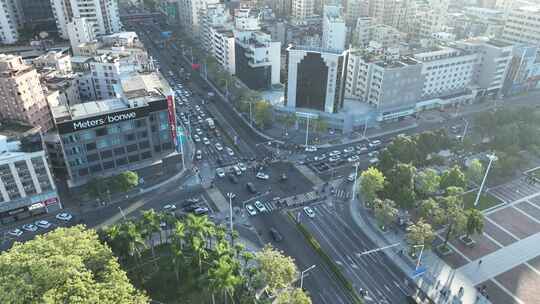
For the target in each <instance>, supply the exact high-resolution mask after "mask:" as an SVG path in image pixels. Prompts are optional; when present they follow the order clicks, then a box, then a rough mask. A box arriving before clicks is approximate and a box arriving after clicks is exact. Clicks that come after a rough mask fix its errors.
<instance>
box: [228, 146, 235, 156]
mask: <svg viewBox="0 0 540 304" xmlns="http://www.w3.org/2000/svg"><path fill="white" fill-rule="evenodd" d="M227 154H229V156H234V151H233V149H231V148H229V147H227Z"/></svg>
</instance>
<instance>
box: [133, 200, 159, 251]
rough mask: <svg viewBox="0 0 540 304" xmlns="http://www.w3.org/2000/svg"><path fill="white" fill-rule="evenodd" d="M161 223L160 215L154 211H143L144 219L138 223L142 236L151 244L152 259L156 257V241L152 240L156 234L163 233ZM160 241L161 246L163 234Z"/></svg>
mask: <svg viewBox="0 0 540 304" xmlns="http://www.w3.org/2000/svg"><path fill="white" fill-rule="evenodd" d="M159 223H160V219H159V215H158V214H157V213H156V212H155V211H154V209H150V210H145V211H143V212H142V218H141V219H140V221H139V222H138V228H139V231H140V233H141V235H142V236H143V237H144V238H145V239H146V241H147V243H149V244H150V248H151V250H152V257H155V252H154V240H153V239H152V236H153V235H154V233H157V232H160V231H161V229H160V225H159ZM159 239H160V244H161V233H160V234H159Z"/></svg>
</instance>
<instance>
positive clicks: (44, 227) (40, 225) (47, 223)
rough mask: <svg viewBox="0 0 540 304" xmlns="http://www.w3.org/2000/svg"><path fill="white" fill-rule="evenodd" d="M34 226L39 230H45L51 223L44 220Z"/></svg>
mask: <svg viewBox="0 0 540 304" xmlns="http://www.w3.org/2000/svg"><path fill="white" fill-rule="evenodd" d="M36 226H38V227H39V228H43V229H47V228H49V227H51V223H49V222H48V221H46V220H39V221H37V222H36Z"/></svg>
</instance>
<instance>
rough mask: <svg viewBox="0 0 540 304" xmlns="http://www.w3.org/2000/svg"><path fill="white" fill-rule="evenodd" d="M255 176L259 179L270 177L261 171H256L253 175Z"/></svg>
mask: <svg viewBox="0 0 540 304" xmlns="http://www.w3.org/2000/svg"><path fill="white" fill-rule="evenodd" d="M255 177H257V178H259V179H264V180H267V179H269V178H270V176H269V175H268V174H266V173H263V172H258V173H257V175H255Z"/></svg>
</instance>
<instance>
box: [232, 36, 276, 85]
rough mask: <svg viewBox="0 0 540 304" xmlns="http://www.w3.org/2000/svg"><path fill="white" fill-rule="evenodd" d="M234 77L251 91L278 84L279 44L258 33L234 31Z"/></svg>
mask: <svg viewBox="0 0 540 304" xmlns="http://www.w3.org/2000/svg"><path fill="white" fill-rule="evenodd" d="M234 37H235V39H236V45H235V66H236V68H235V69H236V70H235V73H236V76H237V77H238V78H239V79H240V80H242V82H244V83H245V84H246V85H247V86H248V87H249V88H251V89H266V88H270V86H271V85H274V84H279V83H280V65H281V43H280V42H279V41H273V40H272V37H271V36H270V34H266V33H263V32H260V31H234Z"/></svg>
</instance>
